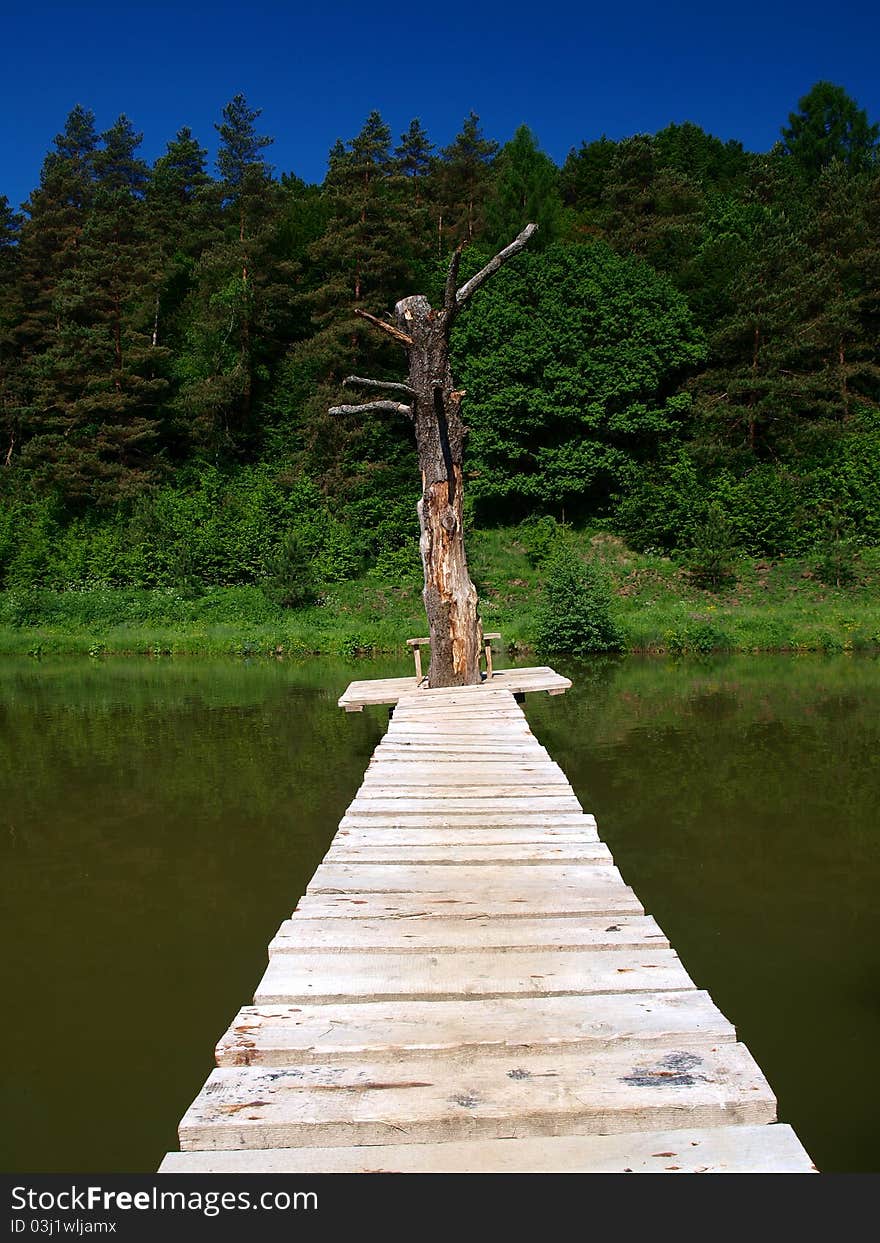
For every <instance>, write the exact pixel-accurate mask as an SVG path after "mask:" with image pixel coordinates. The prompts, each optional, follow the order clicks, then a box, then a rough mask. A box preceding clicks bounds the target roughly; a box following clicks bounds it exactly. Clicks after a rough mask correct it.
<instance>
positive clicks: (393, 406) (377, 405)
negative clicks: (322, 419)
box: [327, 401, 413, 419]
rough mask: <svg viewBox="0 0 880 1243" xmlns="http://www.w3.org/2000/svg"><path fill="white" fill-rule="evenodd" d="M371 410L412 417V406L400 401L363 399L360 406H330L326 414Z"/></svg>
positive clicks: (366, 411)
mask: <svg viewBox="0 0 880 1243" xmlns="http://www.w3.org/2000/svg"><path fill="white" fill-rule="evenodd" d="M372 410H388V411H390V412H391V413H392V414H405V415H406V417H407V418H408V419H411V418H412V413H413V412H412V406H405V405H404V404H403V402H402V401H365V402H364V403H363V404H362V405H360V406H331V407H330V409H329V410H328V411H327V413H328V414H366V413H368V412H369V411H372Z"/></svg>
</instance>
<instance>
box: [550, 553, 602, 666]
mask: <svg viewBox="0 0 880 1243" xmlns="http://www.w3.org/2000/svg"><path fill="white" fill-rule="evenodd" d="M537 643H538V647H539V649H543V650H545V651H548V652H568V653H570V654H571V655H572V656H585V655H588V654H589V653H591V652H614V651H620V649H621V648H622V647H623V635H622V632H621V630H620V628H619V627H618V625H617V623H616V622H615V621H614V619H613V618H612V616H611V591H610V588H609V586H608V583H607V580H606V579H605V577H604V575H603V574H602V572H601V571H600V570H599V569H598V567H597V566H595V565H590V564H585V563H584V562H583V561H581V559H580V558H579V557H578V555H577V553H576V552H575V551H574V549H573V548H571V547H570V546H568V545H567V544H564V545H562V546H561V547H560V548H559V549H558V550H557V551H556V552H555V553H554V554H553V556H552V557H551V558H550V559H549V561H548V562H547V576H546V580H545V584H544V594H543V598H542V600H541V604H540V606H539V609H538V618H537Z"/></svg>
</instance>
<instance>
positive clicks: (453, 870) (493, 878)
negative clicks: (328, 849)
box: [306, 851, 613, 913]
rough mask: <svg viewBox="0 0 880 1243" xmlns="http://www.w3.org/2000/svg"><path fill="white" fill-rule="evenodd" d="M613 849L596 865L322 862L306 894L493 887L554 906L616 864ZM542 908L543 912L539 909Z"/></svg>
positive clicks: (463, 893)
mask: <svg viewBox="0 0 880 1243" xmlns="http://www.w3.org/2000/svg"><path fill="white" fill-rule="evenodd" d="M612 866H613V865H612V863H611V854H610V851H609V853H608V855H607V857H606V859H604V860H602V859H600V860H597V862H596V863H595V864H579V863H570V864H566V863H560V864H550V863H547V864H544V866H543V867H540V868H533V867H530V866H529V865H528V864H508V865H505V866H503V867H502V866H500V865H495V866H493V865H490V864H483V865H478V866H474V865H468V864H461V865H457V864H454V863H450V864H442V863H435V864H424V865H421V866H420V865H418V864H412V865H409V866H407V865H405V864H399V865H397V866H395V867H383V866H381V865H376V866H373V865H371V864H369V863H363V864H346V863H322V864H320V865H319V867H318V868H317V870H316V872H315V874H314V876H313V877H312V879H311V880H310V881H309V883H308V885H307V887H306V893H309V894H313V893H314V894H317V893H352V894H354V893H358V894H365V893H403V894H406V893H441V894H457V895H459V896H460V897H469V896H471V895H473V896H476V895H477V894H479V893H481V892H483V891H484V890H485V889H487V888H489V889H490V890H491V892H492V893H493V895H495V896H499V895H501V894H505V893H506V894H510V895H514V894H516V895H519V896H520V897H522V898H523V899H525V900H526V901H528V902H530V903H531V904H534V903H535V902H538V903H541V904H543V903H545V902H547V904H548V905H549V906H550V907H551V908H552V907H553V905H554V903H553V898H552V895H553V893H554V892H559V893H562V892H564V891H566V890H569V891H577V890H579V889H581V888H586V887H588V886H589V885H590V884H591V883H592V882H593V881H594V880H595V879H596V872H597V871H601V870H602V869H603V868H608V869H610V868H611V867H612ZM538 913H539V912H538Z"/></svg>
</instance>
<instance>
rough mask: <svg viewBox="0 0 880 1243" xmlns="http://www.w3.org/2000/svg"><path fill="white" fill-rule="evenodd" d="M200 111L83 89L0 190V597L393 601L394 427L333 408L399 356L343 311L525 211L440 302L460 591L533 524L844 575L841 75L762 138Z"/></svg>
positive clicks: (846, 181)
mask: <svg viewBox="0 0 880 1243" xmlns="http://www.w3.org/2000/svg"><path fill="white" fill-rule="evenodd" d="M353 128H354V126H353ZM216 130H217V135H218V142H219V148H218V155H217V159H216V164H215V166H214V167H213V168H209V166H208V158H207V152H206V149H205V148H204V147H203V146H202V145H201V142H200V140H199V138H198V137H197V136H196V135H194V134H193V133H192V132H191V131H190V129H189V128H187V127H183V128H181V129H180V130H179V131H178V133H177V134H176V136H175V137H174V138H173V139H172V140H171V141H170V142H168V144H167V149H166V151H165V153H164V154H163V155H162V156H161V157H160V158H158V159H157V160H156V161H155V163H154V164H153V165H152V167H150V166H149V165H148V164H147V163H146V162H145V161H144V160H143V159H142V158H141V157H140V156H139V154H138V151H139V147H140V143H141V135H139V134H138V132H137V130H136V126H135V125H134V123H133V122H132V121H131V120H130V119H129V118H128V117H126V116H121V117H119V119H118V120H117V121H116V122H115V123H114V124H113V125H112V126H111V128H110V129H108V130H106V131H105V132H103V133H99V132H98V131H97V128H96V121H95V117H94V115H93V114H92V113H91V112H90V111H89V110H88V109H87V108H85V107H83V106H77V107H75V108H74V109H73V111H72V112H71V113H70V115H69V116H68V117H67V119H66V121H65V123H64V126H63V129H62V130H61V132H60V133H59V134H58V136H57V137H56V138H55V140H54V143H53V144H52V147H51V150H50V151H49V152H48V154H47V155H46V157H45V160H44V162H43V166H42V171H41V174H40V182H39V185H38V187H36V188H35V189H34V191H33V192H32V194H31V195H30V197H29V198H28V200H27V202H26V203H24V204H23V205H22V206H21V208H20V209H17V208H16V207H15V206H14V205H12V204H10V203H9V201H8V199H7V198H5V197H0V601H2V603H0V622H2V623H5V624H7V625H13V626H15V625H33V624H35V623H37V622H40V621H45V620H46V619H51V615H52V614H53V610H54V611H55V614H57V615H58V616H61V614H63V613H64V610H65V608H66V607H67V606H66V605H64V604H63V603H61V604H59V602H58V597H61V596H68V597H76V598H77V599H78V600H79V602H80V603H79V605H78V606H77V607H80V606H82V601H83V598H85V597H86V596H89V595H90V594H91V596H93V597H95V598H96V599H97V598H98V597H100V599H101V600H102V601H103V603H102V604H101V605H100V608H99V609H98V612H99V613H100V609H101V608H103V609H105V611H106V610H109V612H107V613H106V616H105V615H104V614H101V616H103V617H104V620H113V621H120V620H128V621H130V622H138V621H139V620H144V619H145V618H148V617H149V616H152V614H151V613H150V610H151V609H155V608H156V607H159V606H157V605H156V600H159V601H160V603H161V601H162V600H163V599H164V600H165V601H166V604H164V605H161V607H160V608H159V612H160V613H161V617H160V620H162V621H165V620H169V619H170V620H171V621H173V620H174V617H175V616H177V615H176V614H175V615H174V616H172V615H171V614H168V616H167V617H166V614H165V613H162V608H166V612H167V607H166V606H167V597H168V595H169V593H171V594H172V595H173V596H174V599H175V600H178V601H182V602H183V605H186V604H187V602H190V603H192V602H193V601H196V602H197V601H198V600H200V599H201V600H203V601H204V600H205V599H206V598H208V599H209V600H210V601H211V602H212V603H211V609H212V610H213V612H212V613H211V616H212V617H215V618H217V619H220V620H223V618H224V617H226V614H224V612H223V610H224V609H227V611H229V610H231V612H229V616H228V618H227V619H228V620H234V619H235V616H236V610H239V612H241V610H244V611H245V612H248V610H250V614H249V616H250V615H253V616H252V619H253V620H254V621H260V622H262V621H267V620H269V621H272V622H273V624H274V623H275V622H276V621H277V619H278V618H279V617H282V616H283V615H285V614H291V613H296V612H297V611H298V610H300V611H301V610H303V609H311V610H312V613H311V614H310V616H312V617H313V618H314V609H315V607H316V605H317V606H320V605H321V604H324V605H325V606H326V605H328V604H329V605H330V606H331V607H333V605H334V602H335V604H336V606H337V607H338V606H339V603H340V601H343V602H344V601H345V600H347V599H348V600H351V599H353V596H355V595H357V594H358V592H359V590H360V589H359V588H355V587H354V586H353V585H356V584H358V583H365V584H369V585H370V590H371V591H372V590H373V589H374V588H375V589H377V590H378V589H381V591H382V592H384V593H385V595H384V597H383V598H384V599H385V602H386V605H387V610H386V611H387V612H388V614H389V615H391V614H392V613H393V611H394V607H396V605H395V601H396V602H397V603H399V601H400V599H407V600H408V599H410V598H412V599H413V600H414V601H415V602H416V604H417V603H418V581H419V577H420V569H419V565H418V552H417V532H418V527H417V521H416V516H415V501H416V499H417V496H418V477H417V468H416V458H415V452H414V446H413V443H412V437H411V431H410V429H409V427H408V426H407V425H406V423H405V422H404V421H403V420H402V419H400V418H399V416H396V415H395V414H394V413H393V412H389V413H387V414H377V413H372V414H369V415H367V416H363V415H361V416H358V415H357V414H330V413H328V411H329V409H330V407H333V406H335V405H338V403H339V401H340V400H343V401H344V400H351V398H346V397H345V396H344V390H343V388H342V380H343V379H344V377H346V376H348V375H350V374H352V373H355V374H358V375H370V376H379V377H383V378H387V379H390V380H399V379H401V378H402V364H403V359H402V355H401V353H400V350H399V348H398V347H397V346H396V345H395V344H394V343H393V342H391V341H388V342H386V341H383V340H382V339H381V337H380V335H379V334H376V333H375V332H372V331H370V329H369V327H368V325H366V324H365V323H364V322H363V320H360V319H358V318H356V317H355V315H354V311H355V309H356V308H357V309H360V310H364V311H367V312H369V313H371V314H373V315H377V316H381V315H383V314H386V313H387V312H388V311H389V310H390V309H391V308H392V307H393V305H394V303H395V302H396V301H397V300H398V299H399V298H401V297H403V296H405V295H407V294H411V293H414V292H424V293H425V294H427V295H428V296H429V297H430V298H431V300H432V302H434V301H435V300H437V299H440V298H441V297H442V289H443V282H444V279H445V273H446V269H447V267H448V264H449V258H450V255H451V253H452V252H453V251H454V250H455V248H456V247H457V246H458V245H459V244H460V243H465V249H464V254H463V258H462V269H461V270H462V273H463V274H465V275H468V274H471V273H473V272H475V271H477V270H478V268H479V267H480V266H481V265H482V264H483V263H485V262H486V260H487V258H488V257H489V256H490V255H491V254H492V253H494V252H495V251H496V250H497V249H498V248H499V247H501V246H503V245H505V244H506V243H508V242H509V241H510V240H511V239H512V238H513V237H514V236H515V235H516V234H517V233H518V231H519V230H520V229H521V228H522V227H523V225H524V224H525V223H526V222H527V221H534V222H536V223H537V224H538V226H539V228H538V233H537V235H536V236H535V238H533V240H532V242H531V244H530V245H529V247H528V248H527V250H526V251H525V252H524V253H523V254H521V255H519V256H518V257H517V259H516V261H515V262H513V263H511V264H510V265H508V266H507V267H506V268H505V269H504V270H503V271H502V272H500V273H499V274H498V275H497V276H496V277H495V278H494V280H493V281H492V282H491V283H490V284H489V285H487V286H486V288H485V289H484V290H482V291H481V292H480V294H479V295H478V296H476V297H475V298H474V299H473V302H472V304H471V305H470V307H469V309H468V310H467V311H466V312H465V313H463V314H462V315H461V317H460V319H459V320H458V322H457V325H456V328H455V335H454V338H453V355H454V374H455V377H456V380H457V382H458V383H460V385H461V387H462V388H463V389H465V390H466V393H467V396H466V398H465V402H464V405H463V414H464V417H465V420H466V423H467V425H468V428H469V438H468V442H467V450H466V488H467V492H466V505H467V510H466V514H467V520H468V522H469V524H470V528H471V532H472V540H473V547H474V549H475V556H476V560H477V573H478V575H480V576H481V577H482V579H483V582H482V583H480V584H479V585H480V586H481V594H482V595H484V596H485V597H486V598H488V600H489V602H490V611H491V600H492V597H493V591H494V592H495V595H496V598H497V600H498V601H500V603H499V604H498V609H499V610H500V611H501V612H503V607H504V602H505V601H507V602H508V603H509V601H510V599H511V598H512V597H511V596H510V595H509V594H508V595H507V596H505V595H504V593H503V590H501V587H499V583H498V582H496V581H493V578H492V575H493V569H492V566H493V558H494V563H495V564H496V569H498V566H500V570H499V574H500V576H501V578H504V576H505V575H506V576H507V580H506V581H508V582H512V583H513V584H514V595H515V588H516V585H517V584H519V583H520V581H521V580H520V579H519V578H517V577H515V576H514V577H510V576H511V574H514V573H515V572H514V571H513V570H511V568H510V566H511V564H512V563H510V564H507V563H503V556H502V553H503V550H505V549H506V550H510V549H515V550H519V552H521V553H522V554H523V557H524V559H523V565H527V566H531V567H532V568H535V567H537V568H538V570H540V565H541V560H542V556H543V554H544V551H545V546H546V545H547V544H548V542H550V543H552V541H553V540H554V538H556V536H557V535H558V533H559V532H560V531H563V532H564V531H571V532H574V533H575V534H576V533H578V532H586V533H587V536H588V538H587V545H586V546H588V547H593V546H595V545H596V544H597V541H598V543H599V545H600V546H605V547H612V548H618V549H620V548H622V549H625V550H627V551H626V555H625V556H624V558H623V560H624V562H625V564H627V565H629V566H630V567H635V568H634V569H632V570H631V572H632V573H635V574H638V573H641V572H643V571H644V572H647V571H646V567H650V566H655V567H656V566H659V565H661V564H662V565H666V566H670V567H672V570H670V573H672V574H679V572H680V576H683V579H682V581H685V580H686V581H687V582H688V583H689V584H690V585H691V586H692V587H693V589H694V590H699V591H701V592H702V593H703V595H702V596H701V597H700V599H701V600H703V602H705V599H704V598H709V596H711V595H712V593H716V594H717V593H722V595H723V592H724V591H725V590H727V591H730V590H736V589H737V584H738V583H741V581H742V579H743V577H746V578H748V575H749V574H751V575H752V578H754V576H755V573H757V578H758V580H760V578H761V574H762V570H761V566H762V565H765V566H769V567H771V568H773V567H778V566H780V565H785V564H792V565H793V564H795V561H796V562H797V565H798V567H799V569H798V573H797V575H795V576H794V577H792V576H790V578H791V582H789V581H788V580H786V586H785V590H786V591H788V592H790V591H792V590H795V588H798V589H799V587H800V585H801V581H802V578H805V579H806V580H807V582H806V587H805V589H806V588H810V589H811V588H812V584H813V582H814V580H816V581H819V582H824V583H825V584H827V585H828V586H829V587H830V588H836V589H840V588H843V587H846V586H847V585H848V584H856V585H858V584H859V583H862V584H864V583H865V582H866V581H867V579H866V577H865V576H866V575H867V576H868V578H870V575H871V567H872V566H874V567H875V568H876V562H877V555H878V554H877V550H878V547H880V357H878V342H880V241H878V239H880V125H878V124H877V123H873V122H872V121H871V120H870V118H869V117H868V116H867V114H866V113H865V112H864V111H863V110H862V109H861V108H860V107H859V105H858V103H857V101H855V100H853V99H852V98H851V97H850V96H849V95H848V94H847V93H846V91H845V90H844V89H843V88H841V87H839V86H835V85H833V84H831V83H828V82H819V83H817V84H815V85H814V86H813V87H812V88H811V89H810V90H809V91H808V93H807V94H806V95H804V96H803V98H801V99H800V100H799V101H798V103H797V106H796V108H795V110H794V111H792V112H791V113H790V114H789V116H788V118H787V120H785V119H782V118H780V130H779V133H780V137H779V141H778V142H777V143H776V144H775V146H774V147H773V148H772V150H770V151H769V152H764V153H754V152H749V151H747V150H745V149H744V147H743V145H742V144H741V143H740V142H737V141H733V140H731V141H722V140H720V139H719V138H716V137H714V136H712V135H711V134H708V133H706V132H704V131H703V130H702V129H701V128H700V127H699V126H698V125H696V124H693V123H690V122H685V123H682V124H670V125H668V126H667V127H666V128H665V129H663V130H660V131H659V132H658V133H656V134H653V135H652V134H635V135H633V136H632V137H629V138H625V139H623V140H620V141H615V140H611V139H609V138H607V137H605V136H602V137H598V138H595V137H591V138H589V139H588V140H580V139H579V136H578V135H577V134H573V135H572V140H573V142H574V143H575V144H576V145H573V146H572V148H571V151H570V153H569V155H568V157H567V159H566V160H565V162H564V163H563V165H562V167H559V166H558V165H557V164H556V163H555V162H554V161H553V160H552V159H551V158H550V157H549V156H548V155H546V154H545V153H544V152H543V151H542V150H541V147H540V144H539V141H538V138H537V137H536V135H535V134H534V133H533V132H532V131H531V130H530V129H529V128H528V126H526V125H523V126H521V127H520V128H519V129H518V130H517V131H516V133H515V134H514V136H513V137H512V138H511V140H510V141H509V142H507V143H506V144H504V145H503V146H502V145H499V143H497V142H496V141H494V140H492V139H491V138H490V137H487V136H486V135H485V134H484V132H483V129H482V127H481V123H480V118H479V117H478V116H477V115H476V114H475V113H473V112H472V113H470V115H469V116H467V117H466V118H465V119H464V121H463V123H462V126H461V130H460V132H459V133H458V135H457V136H456V137H455V138H454V140H453V141H452V142H451V143H449V145H447V146H444V147H442V148H437V147H436V146H435V145H434V144H433V143H432V141H431V137H430V135H429V134H428V133H426V132H425V129H424V128H423V126H422V125H421V123H420V121H419V120H418V119H414V120H413V121H412V123H411V124H410V126H409V128H408V129H407V130H406V132H405V133H403V134H401V135H399V136H398V137H397V139H395V136H394V135H393V134H392V132H391V130H390V129H389V127H388V126H387V125H386V124H385V122H384V121H383V119H382V117H381V116H380V114H379V113H378V112H371V113H370V114H369V116H367V118H366V120H365V121H364V122H363V124H362V127H361V128H360V130H359V132H357V134H356V135H355V136H354V137H352V138H350V139H348V140H343V139H341V138H340V139H339V140H338V141H337V142H336V143H335V145H334V146H333V148H332V149H331V151H330V152H329V155H328V162H327V173H326V176H325V178H324V181H323V183H322V184H320V185H312V184H306V183H305V182H304V181H303V180H301V179H300V178H299V177H297V176H296V173H295V171H293V172H282V173H280V174H279V173H278V171H277V170H275V169H274V168H273V167H272V165H271V162H270V156H271V144H272V139H271V137H269V136H268V135H266V134H263V133H262V132H261V125H260V111H259V109H258V108H256V107H253V106H252V105H251V103H249V101H248V100H246V99H245V98H244V97H243V96H242V95H237V96H236V97H235V98H234V99H233V100H232V101H231V102H230V103H229V104H228V105H227V106H226V107H225V108H223V110H222V115H221V117H220V119H219V120H218V122H217V125H216ZM603 540H604V545H602V541H603ZM591 541H592V542H591ZM481 557H482V562H481V561H480V558H481ZM627 558H629V560H627ZM793 559H794V560H793ZM798 559H799V560H798ZM746 566H748V567H750V568H748V569H747V568H745V567H746ZM756 566H757V570H756V569H755V567H756ZM804 567H806V568H804ZM768 572H769V571H768ZM524 573H527V571H524ZM497 577H498V575H496V578H497ZM625 578H626V576H625V575H624V580H625ZM529 581H530V580H529ZM792 583H793V584H794V586H792ZM346 584H348V587H346ZM522 585H525V580H522ZM618 587H619V590H618V594H619V595H622V596H624V597H625V596H626V594H627V592H626V590H625V584H624V587H620V584H619V583H618ZM246 588H248V589H255V590H251V591H249V592H244V591H243V589H246ZM220 589H224V590H225V589H236V590H237V592H238V594H236V593H235V592H233V593H232V595H231V596H228V598H227V603H226V604H224V603H222V601H221V598H220V595H219V594H218V593H219V591H220ZM238 589H242V590H238ZM346 591H348V595H346ZM499 592H500V594H499ZM113 593H115V595H113ZM157 593H158V594H157ZM163 593H164V595H163ZM389 593H390V594H389ZM395 593H396V595H395ZM707 593H708V595H707ZM111 596H113V598H114V600H115V601H116V603H115V604H112V605H111V604H109V603H108V600H109V599H110V597H111ZM257 598H259V599H260V600H261V601H263V603H261V604H260V606H259V608H258V609H257V613H258V614H259V616H257V615H256V614H254V613H253V610H254V608H255V607H256V606H255V605H254V604H253V602H254V600H256V599H257ZM230 600H231V601H232V603H229V601H230ZM119 601H122V604H120V603H119ZM150 601H152V603H150ZM264 606H265V607H264ZM83 607H84V606H83ZM95 607H96V608H98V606H97V605H95ZM194 607H195V606H194ZM345 607H348V606H345ZM373 607H374V608H377V607H379V606H378V605H376V603H375V601H374V602H373ZM407 607H409V606H407ZM114 609H116V613H114V612H113V610H114ZM120 609H121V610H122V611H121V612H119V610H120ZM59 610H60V612H59ZM208 611H209V612H210V610H208ZM197 612H198V608H197V607H196V613H197ZM111 614H112V617H111ZM415 615H417V613H416V614H415ZM156 616H158V614H156ZM193 616H195V614H193ZM413 633H418V630H415V631H413ZM402 637H405V636H403V635H401V638H402ZM876 637H877V636H875V640H876ZM352 644H353V647H354V648H357V647H359V646H372V645H373V644H372V640H370V641H369V642H367V641H364V643H363V644H361V643H359V642H354V640H352Z"/></svg>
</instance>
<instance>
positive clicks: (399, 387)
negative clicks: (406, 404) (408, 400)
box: [342, 375, 416, 397]
mask: <svg viewBox="0 0 880 1243" xmlns="http://www.w3.org/2000/svg"><path fill="white" fill-rule="evenodd" d="M342 383H343V384H345V385H346V386H347V387H348V388H358V387H359V388H388V389H391V390H392V392H395V393H406V395H407V397H415V395H416V391H415V389H414V388H410V386H409V385H408V384H396V383H395V382H394V381H393V380H368V379H367V378H366V376H362V375H347V376H346V377H345V379H344V380H343V381H342Z"/></svg>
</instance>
